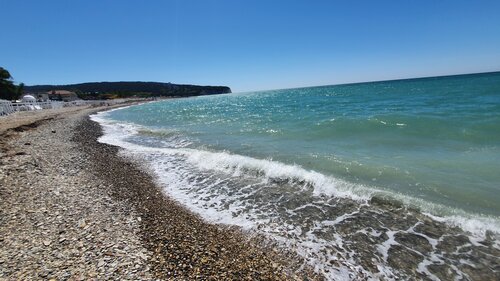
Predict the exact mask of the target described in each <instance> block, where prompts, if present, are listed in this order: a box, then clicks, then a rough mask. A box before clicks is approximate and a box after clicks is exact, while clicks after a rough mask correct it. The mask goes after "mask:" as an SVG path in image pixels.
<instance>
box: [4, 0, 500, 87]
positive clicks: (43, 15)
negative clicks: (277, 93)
mask: <svg viewBox="0 0 500 281" xmlns="http://www.w3.org/2000/svg"><path fill="white" fill-rule="evenodd" d="M0 18H1V21H2V32H1V34H2V35H1V36H0V40H1V41H0V66H2V67H5V68H6V69H7V70H9V71H10V72H11V74H12V75H13V76H14V78H15V80H16V82H24V83H26V84H27V85H34V84H68V83H79V82H96V81H159V82H172V83H192V84H202V85H227V86H230V87H231V88H232V89H233V92H242V91H252V90H261V89H277V88H292V87H300V86H315V85H328V84H339V83H346V82H358V81H372V80H386V79H395V78H409V77H421V76H434V75H446V74H457V73H472V72H486V71H498V70H500V1H499V0H494V1H481V0H474V1H472V0H470V1H461V0H453V1H445V0H429V1H427V0H420V1H417V0H415V1H409V0H394V1H383V0H377V1H354V0H352V1H347V0H346V1H333V0H330V1H312V0H309V1H307V0H304V1H290V0H288V1H277V0H276V1H273V0H266V1H257V0H252V1H250V0H248V1H238V0H227V1H226V0H217V1H216V0H213V1H210V0H205V1H201V0H200V1H190V0H178V1H173V0H172V1H168V0H163V1H152V0H149V1H139V0H137V1H125V0H116V1H111V0H96V1H91V0H85V1H84V0H82V1H77V0H75V1H69V0H65V1H63V0H59V1H55V0H44V1H40V0H31V1H29V0H10V1H9V0H0Z"/></svg>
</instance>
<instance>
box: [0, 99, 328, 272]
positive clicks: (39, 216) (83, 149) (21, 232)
mask: <svg viewBox="0 0 500 281" xmlns="http://www.w3.org/2000/svg"><path fill="white" fill-rule="evenodd" d="M91 111H95V109H93V110H91V109H85V110H82V111H80V112H78V113H74V112H73V113H71V114H67V115H66V116H64V117H61V116H59V117H54V118H53V119H52V120H44V121H43V122H34V123H30V124H29V125H24V126H21V127H17V128H13V129H9V130H7V131H4V132H2V133H0V134H1V141H0V165H1V169H0V196H1V198H2V200H1V201H0V279H7V280H27V279H46V280H51V279H54V280H92V279H94V280H103V279H114V280H118V279H119V280H154V279H160V280H192V279H199V280H206V279H211V280H245V279H247V280H294V279H295V280H305V279H308V280H311V279H319V277H317V276H315V275H314V274H313V273H311V272H310V270H307V269H305V268H302V267H301V262H299V261H296V260H295V261H294V260H293V259H292V258H288V257H287V255H286V254H285V253H283V252H278V250H277V249H276V248H274V247H273V248H268V249H266V248H265V247H264V246H263V245H265V244H264V243H260V242H259V241H258V239H257V238H251V237H250V236H248V235H244V234H243V233H241V231H240V230H239V229H235V228H229V227H224V226H219V225H212V224H208V223H206V222H204V221H203V220H201V219H200V218H199V217H198V216H196V215H194V214H192V213H191V212H189V211H187V210H186V209H185V208H184V207H182V206H180V205H179V204H178V203H176V202H175V201H173V200H171V199H169V198H168V197H166V196H165V195H164V194H163V193H162V192H161V190H160V189H159V188H158V187H157V186H156V185H155V184H154V182H153V180H152V179H151V177H150V176H149V175H147V174H146V173H144V172H143V171H141V170H140V169H138V168H137V167H136V166H134V165H132V164H131V163H130V162H128V161H126V160H125V159H123V158H122V157H120V156H119V155H118V148H116V147H113V146H109V145H105V144H100V143H98V142H97V141H96V140H97V137H98V136H100V135H101V128H100V127H99V125H98V124H96V123H94V122H92V121H90V120H89V119H88V117H87V115H88V113H89V112H91Z"/></svg>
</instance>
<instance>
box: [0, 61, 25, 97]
mask: <svg viewBox="0 0 500 281" xmlns="http://www.w3.org/2000/svg"><path fill="white" fill-rule="evenodd" d="M23 88H24V84H23V86H22V88H21V91H22V89H23ZM18 93H19V91H18V88H17V87H16V86H15V85H14V83H13V82H12V76H11V75H10V73H9V71H7V69H5V68H3V67H0V99H6V100H13V99H17V98H18Z"/></svg>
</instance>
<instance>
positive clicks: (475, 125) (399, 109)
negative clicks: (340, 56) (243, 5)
mask: <svg viewBox="0 0 500 281" xmlns="http://www.w3.org/2000/svg"><path fill="white" fill-rule="evenodd" d="M100 121H101V123H102V124H103V125H107V126H108V129H107V137H108V141H107V142H109V143H113V144H118V145H121V146H123V147H128V148H129V149H130V148H131V147H135V148H136V149H135V150H136V151H139V150H141V149H142V151H143V152H144V151H148V153H147V156H144V155H143V156H142V157H143V159H147V161H149V162H148V163H150V166H153V168H152V169H153V170H154V171H155V172H156V173H157V175H158V177H159V179H160V180H159V181H160V182H162V183H163V184H165V186H169V187H168V188H166V190H167V192H169V193H170V194H171V195H173V196H174V197H176V196H177V198H178V199H179V200H180V201H182V202H183V203H185V204H186V205H188V206H190V207H191V208H193V210H195V211H196V210H197V211H198V212H200V213H205V214H209V215H207V217H210V216H211V217H213V218H216V217H218V218H220V217H221V214H226V215H224V219H220V220H219V221H223V222H225V223H234V224H239V225H250V226H252V227H254V228H258V225H259V223H261V224H262V223H266V224H269V223H272V222H276V224H277V225H276V226H275V227H276V228H280V227H283V228H284V229H285V230H288V234H287V235H284V236H279V235H276V236H279V237H280V239H281V240H285V241H289V240H294V239H295V240H297V241H300V243H299V242H297V243H298V245H299V246H297V247H298V250H297V251H298V252H299V253H300V252H301V251H302V252H304V251H306V252H307V251H313V252H314V251H315V250H314V249H316V250H317V251H318V252H320V250H318V248H317V247H321V245H316V246H315V247H316V248H315V247H311V248H310V249H309V248H308V249H309V250H307V249H304V247H305V246H304V247H302V248H301V247H300V245H305V244H307V242H308V241H307V239H312V238H310V236H307V235H302V234H304V233H307V231H305V226H304V225H307V221H308V220H309V219H310V217H315V216H318V217H317V218H316V217H315V220H314V222H315V223H314V225H315V226H316V227H319V228H325V229H326V228H327V226H328V227H330V228H332V230H331V231H332V233H334V234H335V235H340V234H338V229H339V228H338V225H337V224H338V223H340V222H341V221H343V220H344V219H345V218H346V215H349V216H351V215H352V214H353V213H355V212H357V213H360V214H361V213H362V212H364V211H363V210H361V209H360V208H358V209H356V210H355V211H354V212H353V210H352V209H349V207H345V206H350V205H349V204H351V203H346V202H351V201H350V200H354V201H352V202H361V203H360V204H361V205H363V204H367V203H366V202H371V201H370V200H371V198H373V197H374V196H377V195H380V196H383V197H388V198H392V199H395V200H396V201H402V202H403V203H404V205H405V206H410V207H415V208H417V209H418V211H416V212H417V215H415V216H416V217H418V216H419V215H420V214H422V213H427V214H430V215H431V217H433V218H434V216H436V219H437V218H441V220H440V219H437V220H438V221H442V220H447V219H445V218H452V219H451V220H449V221H451V224H452V225H455V226H456V225H459V226H460V227H462V228H463V229H464V231H466V232H467V231H469V232H474V231H475V230H478V229H479V232H482V233H483V234H484V233H485V231H487V230H489V231H493V232H497V231H498V226H499V221H500V219H499V217H500V73H499V72H497V73H487V74H475V75H462V76H449V77H436V78H425V79H413V80H399V81H386V82H373V83H361V84H350V85H337V86H323V87H311V88H299V89H286V90H274V91H263V92H254V93H243V94H230V95H218V96H206V97H196V98H185V99H173V100H165V101H161V102H154V103H148V104H143V105H140V106H133V107H129V108H126V109H122V110H116V111H112V112H108V113H105V114H103V115H102V116H100ZM113 126H114V127H113ZM120 126H121V127H120ZM125 131H126V132H127V133H126V134H125V133H123V132H125ZM120 132H121V133H120ZM138 147H139V148H138ZM173 171H175V173H173ZM172 186H176V187H172ZM292 193H293V194H300V196H298V197H297V198H291V197H287V196H292V195H291V194H292ZM332 198H335V200H338V198H344V199H345V200H347V201H345V200H344V201H335V202H336V203H335V206H336V207H338V208H340V207H339V206H344V207H345V213H344V214H342V213H337V214H336V215H332V214H325V212H326V213H328V211H327V210H329V208H330V207H328V206H331V205H332V202H331V200H333V199H332ZM392 199H391V200H392ZM294 200H295V201H297V202H295V201H294ZM329 200H330V201H329ZM339 200H340V199H339ZM291 201H293V202H295V203H293V204H291V203H290V202H291ZM200 202H201V203H200ZM207 202H209V203H210V204H207ZM290 204H291V205H290ZM343 204H345V205H343ZM368 205H370V204H368ZM278 206H279V207H278ZM311 206H312V207H314V208H319V209H321V212H318V214H316V213H315V212H314V211H310V212H309V211H308V212H307V213H304V214H303V215H300V216H299V215H297V216H295V217H294V215H292V213H294V214H297V212H298V211H297V210H302V209H307V208H308V207H311ZM370 206H371V205H370ZM344 207H342V208H344ZM331 208H333V207H331ZM373 208H375V207H373ZM373 208H372V209H370V208H368V209H367V210H366V212H371V211H373ZM377 208H378V207H377ZM340 209H341V208H340ZM377 212H379V211H377ZM382 212H383V211H382ZM412 212H413V211H412ZM321 213H322V214H323V215H321ZM418 221H420V224H422V220H421V219H418ZM328 222H332V223H330V224H328ZM333 222H335V223H333ZM416 225H418V223H417V224H416ZM299 226H300V234H297V235H295V236H294V235H292V234H290V233H293V232H294V231H296V230H297V229H298V228H297V227H299ZM383 227H388V226H387V225H384V226H383ZM383 227H382V228H383ZM259 229H260V228H259ZM310 229H313V230H314V227H312V226H311V227H310ZM369 229H371V230H374V231H375V229H377V227H375V226H370V228H369ZM388 229H393V228H392V227H388ZM371 230H370V231H371ZM267 231H268V232H269V233H274V232H275V231H274V229H268V230H267ZM273 231H274V232H273ZM297 231H298V230H297ZM325 231H326V230H325ZM329 231H330V230H329ZM363 231H368V230H366V229H365V230H363ZM391 231H393V230H391ZM401 231H402V230H401ZM405 231H407V229H405ZM311 233H313V232H311ZM421 233H424V232H421ZM390 234H391V233H390V232H386V234H385V235H386V236H387V237H388V238H387V239H386V240H384V241H385V244H384V243H382V242H381V243H379V244H377V243H375V244H376V245H378V246H376V249H377V251H378V254H379V255H378V256H376V259H378V260H379V261H380V263H381V264H384V262H385V263H389V264H390V262H388V261H387V255H388V253H390V250H389V249H391V248H390V245H391V243H392V242H391V241H389V240H391V236H390ZM392 234H394V233H392ZM301 235H302V236H303V237H302V236H301ZM332 235H333V234H332ZM335 235H333V236H332V237H331V238H330V239H331V240H332V241H333V240H335V239H338V237H336V236H335ZM374 235H375V234H374ZM421 235H423V236H426V237H428V238H429V237H430V236H429V235H428V234H427V235H424V234H421ZM457 235H458V234H457ZM341 236H342V235H341ZM379 236H380V235H379ZM294 237H295V238H294ZM301 237H302V238H301ZM304 237H305V238H304ZM307 237H309V238H307ZM315 237H316V236H315ZM318 237H319V236H318ZM318 237H316V238H317V239H319V238H318ZM335 237H336V238H335ZM374 237H378V236H376V235H375V236H374ZM471 237H472V236H471ZM316 238H314V239H316ZM392 238H394V237H392ZM314 239H313V240H314ZM322 239H326V238H322ZM342 239H344V240H346V239H348V238H347V237H344V236H343V237H342ZM429 239H430V238H429ZM295 240H294V241H295ZM326 240H327V242H325V243H326V244H327V245H329V244H328V239H326ZM490 240H491V237H490ZM493 240H494V241H495V243H494V245H496V246H494V247H493V246H492V248H491V249H497V248H498V240H496V239H493ZM387 241H389V242H387ZM392 241H393V242H394V241H396V242H397V241H398V240H397V239H396V240H394V239H392ZM471 241H472V240H471ZM301 243H302V244H301ZM332 243H333V242H332ZM401 243H402V242H399V244H401ZM429 243H430V244H432V243H433V242H432V241H431V240H429ZM320 244H321V243H320ZM344 244H345V241H344ZM472 244H473V243H472ZM386 246H388V247H386ZM323 247H327V246H325V245H323ZM374 247H375V246H374ZM384 247H386V248H384ZM306 248H307V247H306ZM384 249H385V250H384ZM393 249H394V248H393ZM351 250H352V249H351ZM497 250H498V249H497ZM374 251H375V250H374ZM346 252H349V251H346ZM384 253H385V255H384ZM435 254H436V252H433V253H427V254H423V255H424V256H425V255H428V256H429V257H431V256H432V257H433V258H434V259H435V257H436V255H435ZM304 255H306V256H307V255H308V254H304ZM346 255H347V254H346ZM384 257H385V260H384ZM433 258H429V259H428V260H429V262H431V261H432V260H433ZM462 258H463V257H462ZM315 260H316V262H317V263H315V262H312V264H315V266H316V268H317V270H318V271H321V272H323V273H325V270H326V273H325V274H326V276H330V275H328V272H335V274H336V275H335V276H341V275H342V274H340V273H345V272H348V271H349V270H348V269H346V268H349V266H346V267H345V268H343V267H342V266H334V267H335V269H334V270H332V269H328V268H327V269H325V266H324V265H321V262H323V263H327V260H328V258H327V257H315ZM346 260H349V259H348V258H347V257H346ZM443 260H444V258H443ZM318 261H319V264H320V265H318ZM450 263H451V262H450ZM354 264H355V265H356V263H355V262H354ZM418 265H419V266H420V267H419V268H420V270H421V272H420V273H421V274H423V275H422V276H424V275H425V276H431V275H432V276H439V273H436V272H432V270H430V271H429V270H428V269H427V267H426V266H427V265H428V263H425V260H424V262H421V263H420V264H418ZM455 267H456V266H455ZM388 268H390V269H389V271H390V272H392V273H391V274H395V276H398V275H397V274H398V273H397V272H404V271H405V270H404V269H394V266H392V267H390V266H389V267H388ZM451 268H452V269H453V266H451ZM455 269H456V268H455ZM455 269H453V270H455ZM355 270H357V269H355ZM363 270H364V272H365V274H367V276H371V275H370V274H375V275H373V276H375V277H374V278H378V277H380V275H376V274H377V273H373V272H371V273H370V271H369V270H367V269H366V268H363ZM391 270H392V271H391ZM344 271H345V272H344ZM417 271H418V270H417ZM380 272H384V271H383V270H381V271H380ZM380 272H379V273H378V274H382V275H384V274H386V273H380ZM465 272H466V271H460V270H458V269H456V274H457V275H456V276H459V275H460V274H464V275H463V276H466V277H467V276H468V275H467V274H466V273H465ZM338 274H340V275H338ZM332 276H333V275H332ZM373 276H372V277H373ZM377 276H378V277H377ZM384 276H385V277H387V276H390V274H389V275H384ZM330 277H331V276H330ZM469 277H470V276H469ZM332 278H333V277H332ZM466 279H467V278H466ZM471 279H474V278H471Z"/></svg>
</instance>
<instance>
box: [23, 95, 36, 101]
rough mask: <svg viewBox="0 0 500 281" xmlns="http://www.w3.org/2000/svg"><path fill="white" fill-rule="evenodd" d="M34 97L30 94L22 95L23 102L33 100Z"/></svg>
mask: <svg viewBox="0 0 500 281" xmlns="http://www.w3.org/2000/svg"><path fill="white" fill-rule="evenodd" d="M35 101H36V99H35V97H34V96H32V95H25V96H23V102H35Z"/></svg>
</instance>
